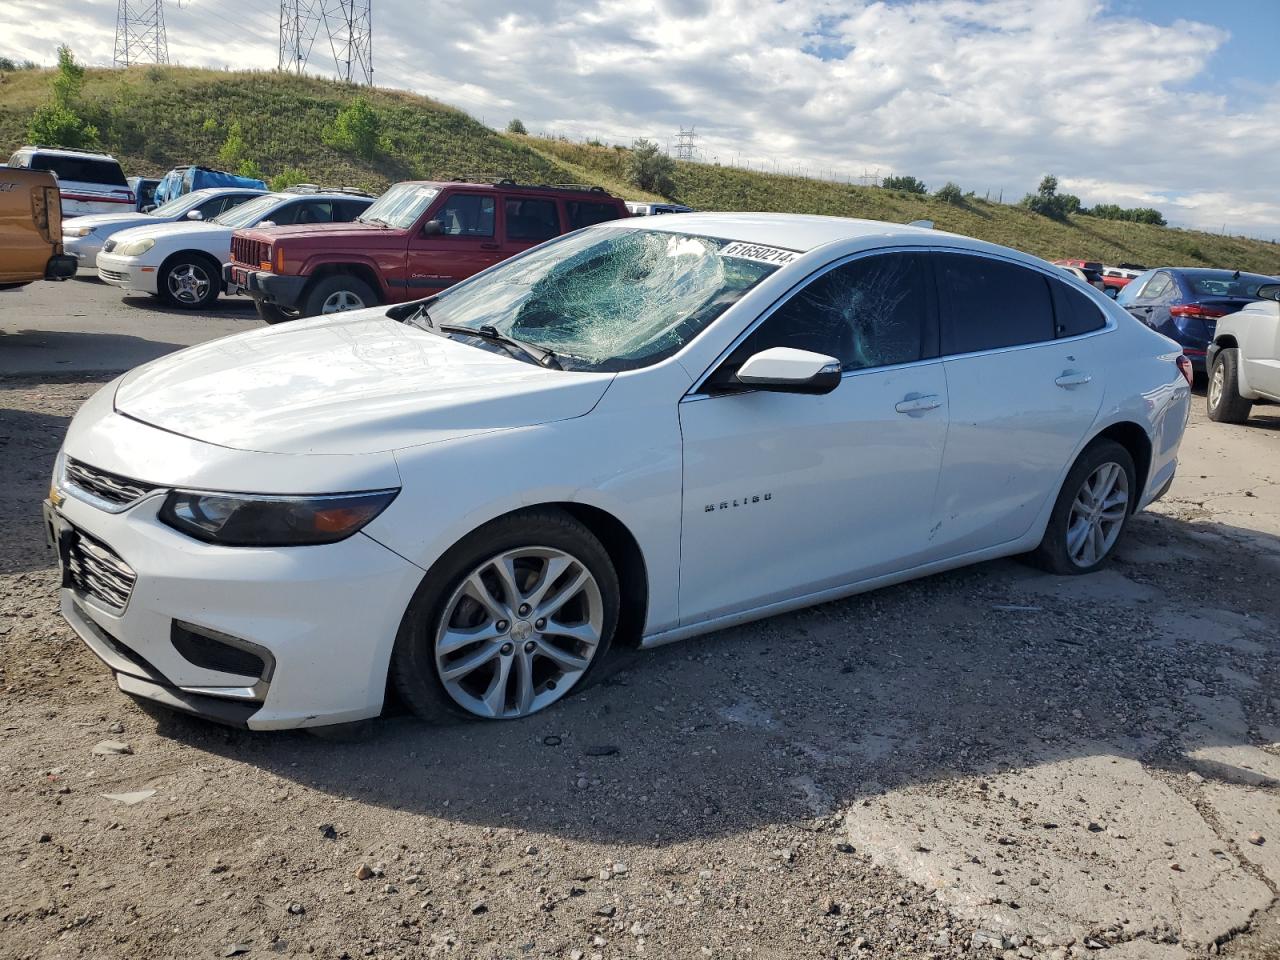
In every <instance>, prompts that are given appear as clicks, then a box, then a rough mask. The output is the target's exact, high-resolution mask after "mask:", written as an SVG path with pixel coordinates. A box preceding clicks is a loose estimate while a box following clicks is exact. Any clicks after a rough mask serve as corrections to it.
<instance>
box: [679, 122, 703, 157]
mask: <svg viewBox="0 0 1280 960" xmlns="http://www.w3.org/2000/svg"><path fill="white" fill-rule="evenodd" d="M697 139H698V135H697V134H696V133H694V132H693V127H690V128H689V129H688V130H686V129H685V128H684V127H681V128H680V132H679V133H677V134H676V143H675V151H676V159H677V160H694V159H696V156H697V153H698V148H697V147H696V146H695V145H694V144H695V141H696V140H697Z"/></svg>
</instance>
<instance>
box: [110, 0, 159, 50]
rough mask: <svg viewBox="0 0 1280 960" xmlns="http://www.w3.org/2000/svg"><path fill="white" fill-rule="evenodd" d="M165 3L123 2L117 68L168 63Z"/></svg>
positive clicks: (118, 16)
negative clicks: (138, 64) (139, 64)
mask: <svg viewBox="0 0 1280 960" xmlns="http://www.w3.org/2000/svg"><path fill="white" fill-rule="evenodd" d="M168 62H169V39H168V37H167V36H166V35H165V32H164V0H119V5H118V7H117V9H116V47H115V65H116V66H117V67H128V66H131V65H133V64H135V63H168Z"/></svg>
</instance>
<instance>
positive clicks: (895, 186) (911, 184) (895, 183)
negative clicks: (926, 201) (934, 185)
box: [880, 175, 929, 193]
mask: <svg viewBox="0 0 1280 960" xmlns="http://www.w3.org/2000/svg"><path fill="white" fill-rule="evenodd" d="M880 186H882V187H884V188H885V189H886V190H905V191H906V192H907V193H928V192H929V188H928V187H926V186H925V185H924V181H923V180H917V179H916V178H915V177H909V176H906V175H903V176H900V177H885V178H884V179H883V180H881V181H880Z"/></svg>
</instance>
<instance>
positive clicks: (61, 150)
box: [9, 147, 137, 220]
mask: <svg viewBox="0 0 1280 960" xmlns="http://www.w3.org/2000/svg"><path fill="white" fill-rule="evenodd" d="M9 166H11V167H21V168H23V169H27V170H48V171H49V172H50V173H52V174H53V175H54V176H55V177H57V178H58V189H59V190H60V191H61V192H62V219H63V220H66V219H69V218H70V217H83V216H85V215H87V214H91V213H127V212H129V211H131V210H134V209H136V204H137V198H136V197H135V196H134V193H133V190H131V189H130V188H129V181H128V180H126V179H125V177H124V171H123V170H121V169H120V162H119V161H118V160H116V158H115V157H113V156H110V155H109V154H105V153H90V152H89V151H88V150H70V149H67V148H66V147H20V148H19V149H18V150H16V151H15V152H14V154H13V156H11V157H9Z"/></svg>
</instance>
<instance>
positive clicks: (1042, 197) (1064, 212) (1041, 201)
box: [1022, 173, 1081, 220]
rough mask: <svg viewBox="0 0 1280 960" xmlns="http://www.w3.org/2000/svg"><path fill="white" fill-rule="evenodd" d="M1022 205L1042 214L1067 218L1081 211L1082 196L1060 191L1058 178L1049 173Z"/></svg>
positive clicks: (1058, 218)
mask: <svg viewBox="0 0 1280 960" xmlns="http://www.w3.org/2000/svg"><path fill="white" fill-rule="evenodd" d="M1022 205H1023V206H1024V207H1026V208H1027V209H1029V210H1031V211H1032V212H1034V213H1038V214H1040V215H1041V216H1045V217H1052V218H1053V219H1055V220H1065V219H1066V218H1067V216H1068V215H1069V214H1072V213H1079V212H1080V210H1081V206H1080V198H1079V197H1077V196H1076V195H1075V194H1073V193H1059V192H1058V178H1057V177H1055V176H1054V175H1053V174H1052V173H1047V174H1045V175H1044V178H1043V179H1042V180H1041V181H1040V186H1039V188H1037V190H1036V192H1035V193H1028V194H1027V195H1026V196H1025V197H1023V198H1022Z"/></svg>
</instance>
